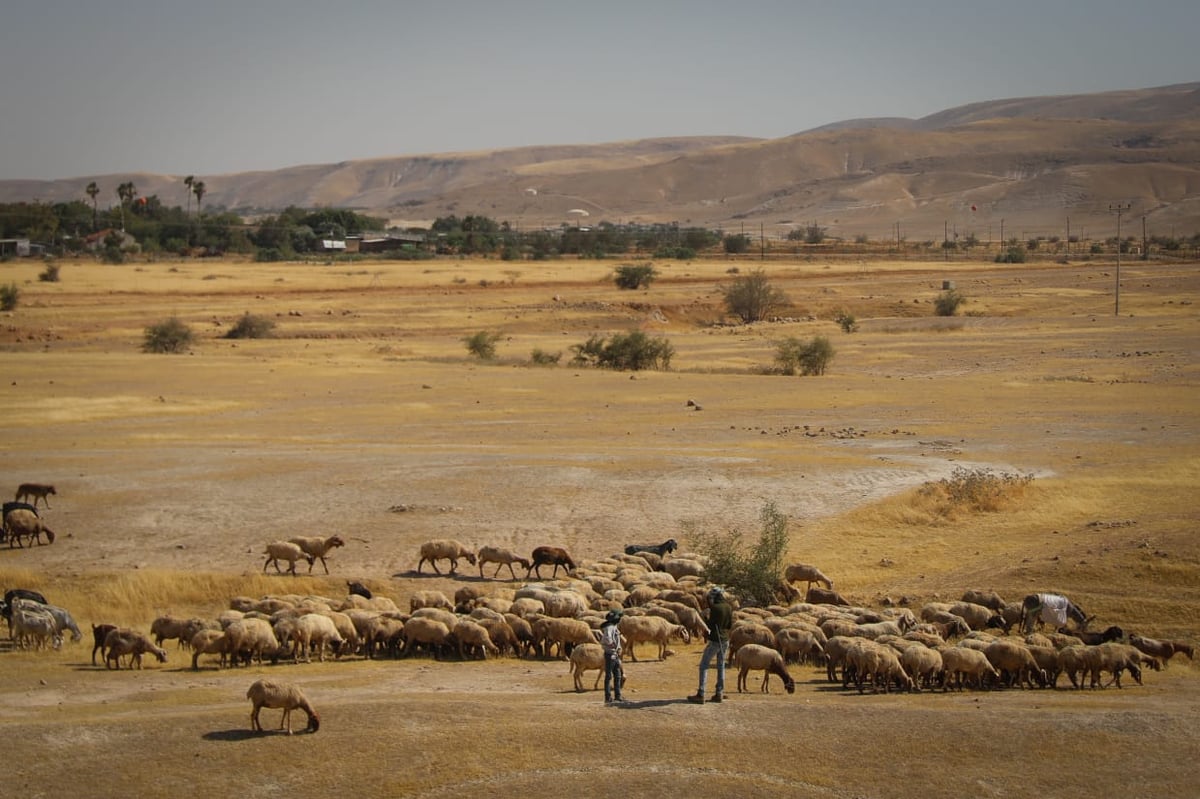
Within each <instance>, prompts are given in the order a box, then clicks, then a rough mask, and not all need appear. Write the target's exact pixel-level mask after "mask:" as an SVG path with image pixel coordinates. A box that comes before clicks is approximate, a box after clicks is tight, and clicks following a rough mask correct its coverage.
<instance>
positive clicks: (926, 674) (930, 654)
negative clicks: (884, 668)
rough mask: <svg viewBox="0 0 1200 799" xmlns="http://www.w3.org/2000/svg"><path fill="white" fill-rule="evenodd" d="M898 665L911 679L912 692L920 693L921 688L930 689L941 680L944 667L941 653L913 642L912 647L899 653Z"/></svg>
mask: <svg viewBox="0 0 1200 799" xmlns="http://www.w3.org/2000/svg"><path fill="white" fill-rule="evenodd" d="M900 665H901V666H903V667H904V670H905V671H906V672H908V675H909V676H910V677H912V681H913V690H915V691H920V690H921V688H922V687H925V688H932V687H933V686H934V685H937V684H938V683H939V682H940V681H941V680H942V673H943V672H944V671H945V666H943V665H942V653H941V652H938V651H937V650H936V649H930V648H929V647H927V646H925V645H924V644H921V643H919V642H916V641H913V646H910V647H908V648H907V649H905V650H904V651H903V652H901V653H900Z"/></svg>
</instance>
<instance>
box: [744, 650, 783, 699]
mask: <svg viewBox="0 0 1200 799" xmlns="http://www.w3.org/2000/svg"><path fill="white" fill-rule="evenodd" d="M736 661H737V666H738V676H737V689H738V693H742V692H744V691H745V690H746V678H747V676H748V675H749V673H750V671H751V670H755V671H762V672H763V681H762V687H761V688H760V690H761V691H762V692H763V693H770V690H769V689H768V687H767V682H768V681H769V680H770V679H771V675H772V674H776V675H778V676H779V678H780V679H781V680H783V687H784V688H785V689H786V690H787V692H788V693H789V694H793V693H795V692H796V681H795V680H793V679H792V675H790V674H788V671H787V667H786V666H784V665H783V655H781V654H780V653H779V652H778V651H776V650H774V649H771V648H770V647H766V646H760V645H759V644H746V645H745V646H743V647H742V648H741V649H739V650H738V653H737V658H736Z"/></svg>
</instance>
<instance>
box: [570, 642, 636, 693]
mask: <svg viewBox="0 0 1200 799" xmlns="http://www.w3.org/2000/svg"><path fill="white" fill-rule="evenodd" d="M568 660H569V661H570V670H569V671H570V674H571V677H573V678H574V680H575V690H576V691H578V692H579V693H583V690H584V688H583V673H584V672H585V671H591V670H593V669H595V670H596V672H597V673H596V682H595V683H594V684H593V685H592V690H593V691H595V690H597V689H599V687H600V678H601V677H603V676H604V647H602V646H600V644H596V643H589V644H580V645H579V646H577V647H575V648H574V649H572V650H571V656H570V657H569V658H568ZM623 679H624V678H623V677H622V680H623ZM622 687H624V686H623V685H622Z"/></svg>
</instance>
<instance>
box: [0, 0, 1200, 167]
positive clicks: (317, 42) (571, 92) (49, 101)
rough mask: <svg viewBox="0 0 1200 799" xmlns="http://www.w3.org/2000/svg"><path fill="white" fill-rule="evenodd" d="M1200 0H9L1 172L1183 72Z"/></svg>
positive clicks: (517, 140)
mask: <svg viewBox="0 0 1200 799" xmlns="http://www.w3.org/2000/svg"><path fill="white" fill-rule="evenodd" d="M1198 34H1200V2H1198V0H1177V1H1173V0H1141V2H1130V1H1129V0H1077V1H1076V2H1056V1H1055V0H988V2H975V1H974V0H957V2H941V0H913V1H912V2H906V1H905V0H862V1H861V2H855V1H854V0H825V2H805V1H804V0H741V2H738V1H737V0H724V1H723V2H714V1H711V0H679V1H678V2H674V1H663V2H660V1H659V0H639V1H638V2H630V1H629V0H593V2H589V3H578V2H573V0H558V1H557V2H541V1H540V0H429V1H428V2H411V1H410V0H340V2H311V0H234V1H232V2H231V1H227V0H87V1H86V2H79V0H8V2H5V3H4V7H3V14H2V15H0V179H7V178H44V179H45V178H61V177H78V176H90V175H103V174H109V173H114V172H127V171H129V172H133V171H138V172H161V173H166V174H172V175H186V174H194V175H196V176H197V177H202V176H212V175H218V174H221V173H228V172H241V171H248V170H258V169H263V170H268V169H277V168H280V167H285V166H295V165H299V164H312V163H328V162H336V161H345V160H354V159H360V158H373V157H382V156H396V155H411V154H419V153H434V152H447V151H454V150H477V149H492V148H499V147H516V146H522V145H530V144H577V143H594V142H604V141H617V140H623V139H640V138H647V137H657V136H691V135H740V136H759V137H768V138H771V137H778V136H786V135H789V134H792V133H797V132H800V131H803V130H807V129H809V128H813V127H816V126H819V125H824V124H827V123H830V122H836V121H839V120H843V119H849V118H853V117H868V116H870V117H875V116H905V117H920V116H924V115H926V114H930V113H933V112H936V111H940V110H942V109H945V108H949V107H953V106H956V105H962V104H965V103H971V102H977V101H981V100H992V99H1000V98H1005V97H1024V96H1031V95H1045V94H1071V93H1076V92H1093V91H1106V90H1111V89H1132V88H1145V87H1150V86H1162V85H1167V84H1172V83H1185V82H1191V81H1198V80H1200V48H1197V45H1196V37H1197V35H1198Z"/></svg>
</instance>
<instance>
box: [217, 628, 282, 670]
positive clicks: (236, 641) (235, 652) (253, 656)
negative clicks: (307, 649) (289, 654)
mask: <svg viewBox="0 0 1200 799" xmlns="http://www.w3.org/2000/svg"><path fill="white" fill-rule="evenodd" d="M225 641H226V643H225V646H226V651H227V652H228V654H229V662H230V665H231V666H236V665H237V662H238V660H239V659H241V660H242V661H244V662H245V663H246V664H247V665H249V664H250V663H251V662H252V661H257V662H259V663H262V659H263V655H270V656H272V657H276V656H278V655H279V654H280V649H281V646H280V640H279V638H278V636H277V635H276V634H275V630H274V628H272V627H271V624H270V623H269V622H267V621H265V620H263V619H255V618H242V619H238V620H236V621H233V622H230V624H229V625H228V626H226V627H225Z"/></svg>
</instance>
